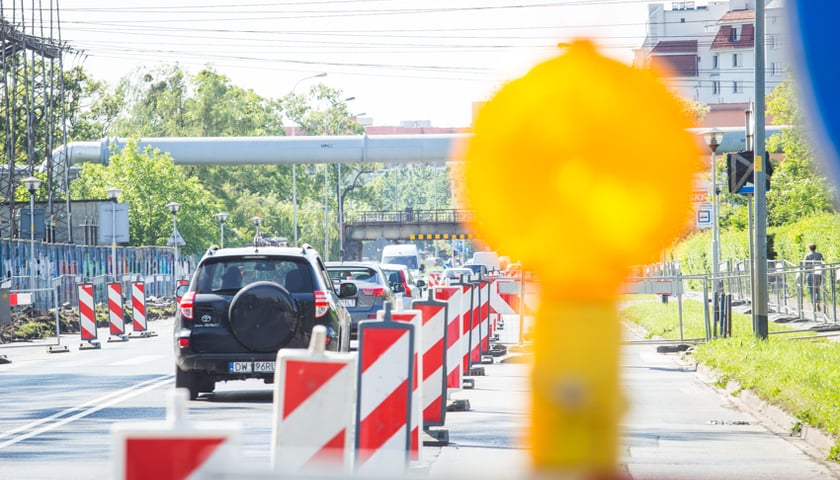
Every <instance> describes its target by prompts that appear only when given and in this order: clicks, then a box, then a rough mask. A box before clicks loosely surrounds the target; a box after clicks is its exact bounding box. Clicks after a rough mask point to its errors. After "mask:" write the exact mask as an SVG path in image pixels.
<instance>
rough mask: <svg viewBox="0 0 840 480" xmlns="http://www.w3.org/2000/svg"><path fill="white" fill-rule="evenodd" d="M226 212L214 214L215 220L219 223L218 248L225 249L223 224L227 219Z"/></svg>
mask: <svg viewBox="0 0 840 480" xmlns="http://www.w3.org/2000/svg"><path fill="white" fill-rule="evenodd" d="M228 216H229V215H228V213H227V212H219V213H217V214H216V220H218V221H219V246H220V247H221V248H225V222H226V221H227V219H228Z"/></svg>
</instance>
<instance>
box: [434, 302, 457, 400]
mask: <svg viewBox="0 0 840 480" xmlns="http://www.w3.org/2000/svg"><path fill="white" fill-rule="evenodd" d="M432 298H433V299H435V300H441V301H444V302H446V305H447V306H446V367H445V371H446V387H447V399H448V393H449V392H450V391H452V390H460V389H461V378H462V377H461V357H462V356H463V353H462V352H461V287H459V286H443V287H437V288H435V289H434V290H432Z"/></svg>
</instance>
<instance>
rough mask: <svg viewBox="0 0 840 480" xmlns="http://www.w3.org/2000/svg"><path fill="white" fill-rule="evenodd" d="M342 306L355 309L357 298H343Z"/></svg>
mask: <svg viewBox="0 0 840 480" xmlns="http://www.w3.org/2000/svg"><path fill="white" fill-rule="evenodd" d="M341 304H342V305H344V306H345V307H355V306H356V299H355V298H342V299H341Z"/></svg>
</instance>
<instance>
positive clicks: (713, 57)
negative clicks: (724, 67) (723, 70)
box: [712, 54, 720, 70]
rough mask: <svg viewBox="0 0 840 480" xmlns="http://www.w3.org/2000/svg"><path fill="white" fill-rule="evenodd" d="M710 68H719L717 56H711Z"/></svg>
mask: <svg viewBox="0 0 840 480" xmlns="http://www.w3.org/2000/svg"><path fill="white" fill-rule="evenodd" d="M712 68H713V69H715V70H717V69H718V68H720V58H719V57H718V55H717V54H715V55H712Z"/></svg>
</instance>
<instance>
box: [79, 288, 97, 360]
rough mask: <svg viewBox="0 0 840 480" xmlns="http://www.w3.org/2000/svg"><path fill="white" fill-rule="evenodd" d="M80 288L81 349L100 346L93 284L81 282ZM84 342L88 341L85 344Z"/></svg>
mask: <svg viewBox="0 0 840 480" xmlns="http://www.w3.org/2000/svg"><path fill="white" fill-rule="evenodd" d="M78 289H79V330H80V331H81V336H82V342H83V343H82V344H81V345H80V346H79V349H80V350H84V349H87V348H100V347H101V345H100V343H99V340H98V331H97V329H96V311H95V310H94V307H93V284H91V283H80V284H79V286H78ZM84 342H87V344H85V343H84Z"/></svg>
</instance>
